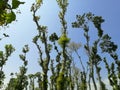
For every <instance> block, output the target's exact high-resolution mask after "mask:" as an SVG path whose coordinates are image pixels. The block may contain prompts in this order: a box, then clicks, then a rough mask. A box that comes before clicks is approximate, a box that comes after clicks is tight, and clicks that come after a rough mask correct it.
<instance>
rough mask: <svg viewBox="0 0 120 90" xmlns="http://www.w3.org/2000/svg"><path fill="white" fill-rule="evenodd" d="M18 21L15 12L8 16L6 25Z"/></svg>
mask: <svg viewBox="0 0 120 90" xmlns="http://www.w3.org/2000/svg"><path fill="white" fill-rule="evenodd" d="M15 20H16V15H15V13H14V12H11V13H8V14H6V23H7V24H8V23H11V22H12V21H15Z"/></svg>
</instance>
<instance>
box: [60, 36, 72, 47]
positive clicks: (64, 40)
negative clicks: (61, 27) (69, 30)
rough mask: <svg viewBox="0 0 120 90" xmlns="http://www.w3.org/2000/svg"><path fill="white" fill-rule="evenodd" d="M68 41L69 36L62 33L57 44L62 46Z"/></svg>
mask: <svg viewBox="0 0 120 90" xmlns="http://www.w3.org/2000/svg"><path fill="white" fill-rule="evenodd" d="M69 41H70V38H68V37H67V35H66V34H62V35H61V36H60V38H59V39H58V44H59V45H60V46H61V47H63V46H64V45H67V44H68V43H69Z"/></svg>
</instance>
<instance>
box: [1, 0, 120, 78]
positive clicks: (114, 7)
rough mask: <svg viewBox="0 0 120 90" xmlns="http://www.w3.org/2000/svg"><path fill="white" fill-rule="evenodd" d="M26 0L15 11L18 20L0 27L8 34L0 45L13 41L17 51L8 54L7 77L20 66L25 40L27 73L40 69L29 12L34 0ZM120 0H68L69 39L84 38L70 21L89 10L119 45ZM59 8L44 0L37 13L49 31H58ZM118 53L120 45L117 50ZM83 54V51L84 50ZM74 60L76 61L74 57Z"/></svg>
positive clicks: (34, 30) (32, 23)
mask: <svg viewBox="0 0 120 90" xmlns="http://www.w3.org/2000/svg"><path fill="white" fill-rule="evenodd" d="M21 1H25V2H26V3H25V4H24V5H21V6H20V7H19V9H20V11H21V14H18V15H17V20H18V21H17V22H14V23H12V24H11V25H10V26H9V28H7V29H6V30H1V35H2V33H7V34H9V35H10V38H5V39H3V40H2V41H1V42H0V43H1V44H0V48H1V49H3V47H4V45H5V44H9V43H11V44H13V46H14V47H15V49H16V51H15V52H14V53H13V54H12V56H11V57H10V58H9V61H8V62H7V63H6V66H5V68H4V70H5V73H6V74H7V76H6V77H9V74H10V73H11V72H14V73H15V72H18V70H19V66H21V65H22V62H21V61H20V59H19V54H21V53H22V47H23V46H24V45H25V44H28V45H29V47H30V52H29V53H28V60H29V65H28V68H29V69H28V73H34V72H37V71H40V67H39V65H38V58H39V57H38V52H37V49H36V47H35V45H34V44H33V43H32V38H33V37H34V36H35V35H36V34H37V32H36V26H35V23H34V22H33V19H32V13H31V12H30V7H31V5H32V3H34V0H21ZM119 8H120V1H119V0H114V1H113V0H69V6H68V10H67V13H66V21H67V22H68V31H69V33H68V34H69V37H71V38H72V39H71V40H72V41H75V42H83V43H85V42H84V41H85V40H83V39H82V38H83V37H82V34H81V31H80V30H78V29H73V28H72V27H71V23H72V22H74V21H75V20H76V19H75V17H76V15H77V14H78V15H82V14H83V13H87V12H92V13H93V14H95V15H98V16H102V17H103V18H104V19H105V22H104V23H103V24H102V29H103V30H104V33H108V34H109V35H110V36H111V37H112V40H113V41H114V42H115V43H116V44H117V45H118V46H119V47H120V39H119V37H120V30H119V29H120V10H119ZM58 12H59V8H58V5H57V3H56V0H44V4H43V6H42V7H41V8H40V10H39V11H38V13H37V14H38V15H40V16H41V19H40V24H42V25H46V26H48V32H49V33H52V32H58V33H60V32H61V31H60V29H61V26H60V22H59V18H58ZM94 34H96V33H94V30H92V36H94ZM118 53H120V49H119V51H118ZM84 54H85V53H84ZM76 62H77V61H76Z"/></svg>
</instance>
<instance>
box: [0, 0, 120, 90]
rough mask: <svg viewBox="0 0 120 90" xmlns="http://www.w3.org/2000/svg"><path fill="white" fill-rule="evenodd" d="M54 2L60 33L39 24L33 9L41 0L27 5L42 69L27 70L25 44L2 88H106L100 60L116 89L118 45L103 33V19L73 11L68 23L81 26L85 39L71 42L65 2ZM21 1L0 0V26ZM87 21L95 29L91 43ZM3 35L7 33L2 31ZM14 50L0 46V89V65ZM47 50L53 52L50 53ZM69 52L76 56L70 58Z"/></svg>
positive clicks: (0, 73) (119, 70) (119, 64)
mask: <svg viewBox="0 0 120 90" xmlns="http://www.w3.org/2000/svg"><path fill="white" fill-rule="evenodd" d="M56 2H57V4H58V7H59V9H60V11H59V14H58V16H59V19H60V23H61V34H60V36H58V35H57V33H56V32H53V33H52V34H51V35H49V34H48V28H47V26H44V25H40V24H39V21H40V16H37V15H36V13H37V11H38V10H39V9H40V8H41V6H42V5H43V0H36V2H35V3H33V4H32V7H31V12H32V14H33V21H34V22H35V24H36V28H37V29H36V30H37V32H38V33H37V35H35V36H34V37H33V43H34V44H35V46H36V48H37V50H38V54H39V61H38V63H39V66H40V67H41V69H42V70H41V71H38V72H35V73H33V74H27V70H28V68H27V65H28V60H27V59H26V55H27V53H28V52H29V47H28V45H25V46H24V47H23V49H22V54H20V55H19V57H20V59H21V61H22V62H23V65H22V66H21V67H20V68H19V72H17V73H15V74H14V73H11V79H10V81H9V82H8V84H7V86H6V87H5V90H48V89H50V90H88V89H89V90H92V88H91V87H92V86H93V87H94V89H95V90H107V87H106V85H105V83H104V81H103V80H102V75H101V71H102V69H103V67H101V66H100V64H101V63H102V64H103V63H104V65H105V68H106V71H107V77H108V80H109V83H110V85H111V86H112V88H113V90H120V82H119V81H120V60H119V58H118V54H117V52H116V51H117V48H118V47H117V45H116V44H115V43H114V42H112V41H111V37H110V36H109V35H108V34H104V33H103V30H102V27H101V26H102V23H103V22H104V19H103V18H102V17H101V16H96V15H94V14H92V13H91V12H89V13H84V14H83V15H76V21H75V22H73V23H72V27H73V28H81V29H82V30H83V35H84V38H85V39H86V43H85V44H84V45H81V43H75V42H71V41H70V39H71V38H70V37H68V32H69V31H68V30H67V27H68V26H67V21H66V18H65V15H66V12H67V7H68V5H69V4H68V0H56ZM21 4H24V2H20V1H19V0H12V1H11V2H8V0H0V11H1V12H0V26H6V25H8V24H11V23H12V22H13V21H15V20H16V13H15V10H16V9H17V8H19V6H20V5H21ZM90 24H92V25H93V26H94V27H95V30H96V31H97V37H96V39H95V40H94V41H93V43H90V41H91V39H90V38H91V36H90V34H89V33H90V32H91V30H90V28H89V27H90ZM81 29H80V30H81ZM3 36H4V37H9V35H7V34H5V33H4V34H3ZM0 40H2V38H0ZM41 44H42V45H43V47H42V46H41ZM82 46H84V49H85V51H86V52H87V54H86V56H87V57H88V60H87V61H86V62H84V63H83V60H84V58H82V57H81V55H80V53H79V49H80V48H82ZM14 51H15V49H14V48H13V46H12V45H11V44H7V45H5V51H2V50H0V89H2V86H3V85H4V79H5V74H4V71H3V66H4V65H5V64H6V62H7V60H8V58H9V57H10V56H11V54H12V53H13V52H14ZM51 53H53V54H54V55H55V56H54V57H52V56H51V55H52V54H51ZM73 53H74V54H76V56H77V57H75V58H74V56H73ZM106 53H107V54H108V55H109V56H110V57H111V58H112V60H113V61H112V62H111V63H108V59H107V57H105V56H104V54H106ZM74 59H77V60H78V61H80V64H79V65H80V66H77V65H76V64H75V62H74ZM85 63H86V65H87V66H86V65H85ZM49 72H50V74H49ZM91 83H93V85H91ZM97 83H98V84H99V87H98V86H97Z"/></svg>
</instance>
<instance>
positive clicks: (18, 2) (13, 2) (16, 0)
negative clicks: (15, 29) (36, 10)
mask: <svg viewBox="0 0 120 90" xmlns="http://www.w3.org/2000/svg"><path fill="white" fill-rule="evenodd" d="M24 3H25V2H20V1H18V0H12V9H16V8H18V7H19V5H20V4H24Z"/></svg>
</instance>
